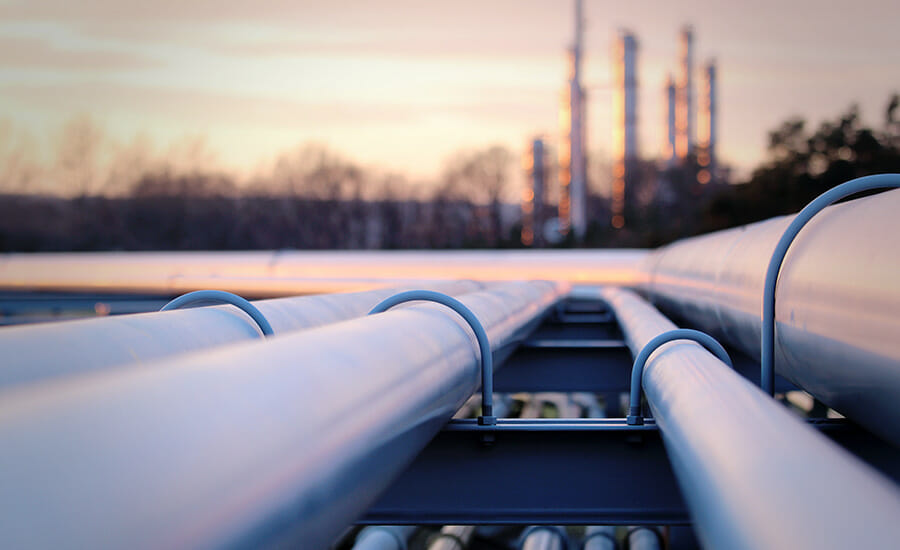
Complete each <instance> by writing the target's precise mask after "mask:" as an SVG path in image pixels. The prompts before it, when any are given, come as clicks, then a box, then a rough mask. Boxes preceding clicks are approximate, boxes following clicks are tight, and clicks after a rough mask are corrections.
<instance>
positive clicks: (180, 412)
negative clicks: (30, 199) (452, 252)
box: [0, 282, 566, 548]
mask: <svg viewBox="0 0 900 550" xmlns="http://www.w3.org/2000/svg"><path fill="white" fill-rule="evenodd" d="M565 291H566V288H565V286H564V285H557V284H553V283H537V282H535V283H509V284H505V285H502V286H499V287H497V288H495V289H493V290H491V291H485V292H478V293H472V294H468V295H465V296H463V297H461V301H462V302H463V303H464V304H465V305H466V306H467V307H469V308H470V309H471V310H472V311H473V312H474V313H475V315H477V316H478V318H479V319H480V320H481V322H482V323H483V325H484V327H485V329H486V330H487V333H488V336H489V338H490V342H491V345H492V349H494V347H495V346H496V347H498V348H502V347H503V346H504V345H505V344H507V343H508V342H510V341H518V340H519V339H521V338H522V337H523V336H522V334H521V333H523V332H526V333H527V332H528V331H530V330H532V329H533V325H534V324H536V323H538V322H539V321H540V319H541V317H542V316H543V315H544V313H545V312H546V311H547V310H548V308H550V307H552V306H553V305H554V304H555V303H556V301H557V300H558V299H559V298H560V297H561V295H562V294H563V293H564V292H565ZM445 309H446V308H443V307H441V306H436V305H411V306H410V307H406V308H398V309H396V310H392V311H389V312H387V313H382V314H379V315H372V316H369V317H365V318H361V319H354V320H350V321H346V322H343V323H336V324H332V325H328V326H325V327H321V328H318V329H311V330H307V331H300V332H295V333H291V334H286V335H283V336H280V337H277V336H276V337H274V338H268V339H265V340H262V339H258V340H254V341H251V342H247V343H242V344H236V345H232V346H227V347H224V348H218V349H213V350H209V351H205V352H203V353H195V354H189V355H186V356H179V357H174V358H171V359H169V360H165V361H160V362H158V363H157V364H155V365H153V368H148V369H112V370H107V371H105V372H102V373H98V374H96V375H93V376H84V377H73V378H71V379H69V380H64V381H60V382H59V383H53V384H35V385H32V386H29V387H25V388H21V389H19V390H16V391H11V392H7V393H6V394H5V395H4V396H3V399H0V487H2V488H3V490H2V491H0V540H3V541H4V544H6V545H8V546H10V547H17V548H58V547H72V546H76V547H84V548H121V547H129V548H148V547H154V548H159V547H213V546H254V547H259V546H275V545H281V546H299V547H303V548H324V547H326V546H327V545H328V544H330V543H331V542H332V541H333V540H334V539H335V538H336V537H337V536H338V534H339V533H340V532H341V530H342V529H343V528H344V527H346V526H347V525H348V524H349V523H352V522H353V521H354V520H356V519H357V518H358V517H359V516H360V515H362V514H363V513H364V512H365V510H367V509H368V508H369V507H370V505H371V504H372V503H373V502H374V501H375V500H376V499H377V497H378V496H379V495H380V493H381V492H382V491H383V490H384V489H385V488H386V487H387V486H388V485H390V483H391V482H392V481H393V479H394V478H395V477H396V476H397V475H398V474H400V473H401V472H402V471H403V469H404V468H405V467H406V465H408V464H409V463H410V462H411V461H412V459H413V458H414V457H415V456H416V455H417V454H418V453H419V452H420V451H421V450H422V448H423V447H424V446H425V445H426V444H427V443H428V441H429V440H430V439H431V438H432V437H433V436H434V435H435V433H437V432H438V431H439V430H440V428H441V427H442V426H443V425H444V424H445V423H446V422H447V421H448V420H449V419H450V418H451V416H452V415H453V413H454V412H455V411H456V410H457V409H459V407H460V406H461V405H462V404H463V403H464V402H465V401H466V399H468V397H469V396H470V395H471V394H472V393H473V392H474V391H475V390H476V388H477V385H478V381H479V379H480V377H479V361H478V356H477V348H476V347H475V345H474V341H473V337H472V336H471V334H470V333H469V332H468V329H467V327H466V326H465V325H463V324H462V321H458V320H457V316H456V315H454V314H452V313H450V314H448V312H447V311H446V310H445Z"/></svg>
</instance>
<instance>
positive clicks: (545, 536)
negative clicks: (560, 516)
mask: <svg viewBox="0 0 900 550" xmlns="http://www.w3.org/2000/svg"><path fill="white" fill-rule="evenodd" d="M568 547H569V538H568V536H567V535H566V531H565V529H563V528H562V527H557V526H555V525H535V526H532V527H528V528H527V529H525V530H524V531H523V532H522V538H521V542H520V543H519V550H567V549H568Z"/></svg>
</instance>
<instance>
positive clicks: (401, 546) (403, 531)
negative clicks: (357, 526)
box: [353, 525, 416, 550]
mask: <svg viewBox="0 0 900 550" xmlns="http://www.w3.org/2000/svg"><path fill="white" fill-rule="evenodd" d="M415 531H416V528H415V526H411V525H378V526H374V527H366V528H365V529H363V530H362V531H360V532H359V535H357V536H356V543H355V544H354V545H353V550H407V546H406V541H407V540H409V537H411V536H412V534H413V533H414V532H415Z"/></svg>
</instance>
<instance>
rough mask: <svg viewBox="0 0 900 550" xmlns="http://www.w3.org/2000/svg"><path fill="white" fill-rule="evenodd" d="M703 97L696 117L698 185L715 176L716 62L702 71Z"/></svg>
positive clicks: (712, 61)
mask: <svg viewBox="0 0 900 550" xmlns="http://www.w3.org/2000/svg"><path fill="white" fill-rule="evenodd" d="M703 77H704V78H703V88H702V89H703V96H702V98H701V100H700V114H699V117H698V122H699V127H700V128H699V132H698V134H699V135H698V138H699V139H698V145H699V148H698V152H697V163H698V164H699V165H700V167H701V170H700V172H698V174H697V180H698V181H699V182H700V183H708V182H710V181H711V180H712V179H714V176H715V174H716V122H717V121H716V108H717V107H716V62H715V60H710V61H709V62H708V63H707V64H706V67H704V71H703Z"/></svg>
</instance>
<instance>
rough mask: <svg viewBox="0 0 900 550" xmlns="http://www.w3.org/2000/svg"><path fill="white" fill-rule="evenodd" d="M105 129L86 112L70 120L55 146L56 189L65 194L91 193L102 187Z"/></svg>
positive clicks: (79, 194) (82, 194) (86, 194)
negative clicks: (57, 186)
mask: <svg viewBox="0 0 900 550" xmlns="http://www.w3.org/2000/svg"><path fill="white" fill-rule="evenodd" d="M104 139H105V137H104V133H103V130H102V129H101V128H100V127H99V126H98V125H97V123H96V122H94V120H93V119H92V118H91V117H90V116H87V115H81V116H78V117H75V118H73V119H71V120H70V121H69V122H67V123H66V124H65V125H64V126H63V128H62V131H61V132H60V135H59V139H58V142H57V150H56V170H57V176H58V180H57V181H58V185H60V186H61V188H60V189H57V191H58V192H61V193H62V194H65V195H75V196H81V197H83V196H88V195H93V194H96V193H98V192H100V191H101V187H102V183H104V182H103V179H102V178H101V177H100V163H101V154H102V147H103V144H104Z"/></svg>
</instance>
